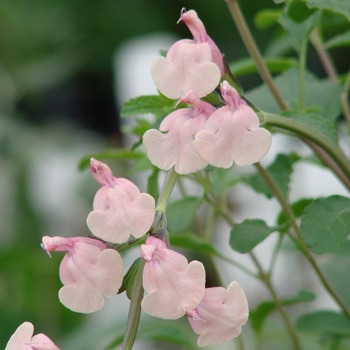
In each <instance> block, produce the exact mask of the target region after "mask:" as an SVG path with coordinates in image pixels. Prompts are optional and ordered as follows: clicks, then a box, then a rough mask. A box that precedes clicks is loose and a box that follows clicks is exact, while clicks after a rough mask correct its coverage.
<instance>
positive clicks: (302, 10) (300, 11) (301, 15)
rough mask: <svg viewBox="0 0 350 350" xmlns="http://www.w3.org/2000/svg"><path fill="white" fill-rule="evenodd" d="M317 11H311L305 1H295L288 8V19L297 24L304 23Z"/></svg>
mask: <svg viewBox="0 0 350 350" xmlns="http://www.w3.org/2000/svg"><path fill="white" fill-rule="evenodd" d="M314 12H315V10H310V9H309V8H308V7H307V6H306V4H305V1H304V0H293V1H292V2H291V3H290V4H289V6H288V10H287V13H288V17H289V18H290V19H292V20H293V21H294V22H296V23H302V22H304V21H305V20H306V19H307V18H308V17H310V16H311V15H312V14H313V13H314Z"/></svg>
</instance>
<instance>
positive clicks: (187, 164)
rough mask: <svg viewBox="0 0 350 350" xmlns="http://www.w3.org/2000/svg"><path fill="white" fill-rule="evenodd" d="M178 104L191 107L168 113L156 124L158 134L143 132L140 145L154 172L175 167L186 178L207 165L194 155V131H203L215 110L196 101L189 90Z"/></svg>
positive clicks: (204, 103) (155, 131)
mask: <svg viewBox="0 0 350 350" xmlns="http://www.w3.org/2000/svg"><path fill="white" fill-rule="evenodd" d="M180 101H181V102H184V103H189V104H192V105H193V107H192V108H182V109H178V110H176V111H174V112H172V113H170V114H169V115H168V116H167V117H166V118H165V119H164V120H163V121H162V123H161V124H160V127H159V129H160V131H158V130H155V129H151V130H148V131H146V133H145V134H144V135H143V144H144V146H145V148H146V152H147V156H148V158H149V160H150V161H151V162H152V164H154V165H155V166H157V167H158V168H160V169H163V170H169V169H170V168H172V167H173V166H175V171H176V172H177V173H178V174H189V173H194V172H196V171H199V170H202V169H204V168H205V167H206V166H207V165H208V163H207V162H206V161H205V160H204V159H203V158H202V157H201V156H200V155H199V153H198V152H197V149H196V147H195V144H194V138H195V136H196V134H197V132H198V131H200V130H203V129H204V126H205V123H206V121H207V119H208V117H209V116H210V115H211V114H212V113H213V112H214V111H215V108H214V107H213V106H212V105H210V104H209V103H207V102H204V101H201V100H200V99H198V98H197V97H196V95H195V93H194V92H193V90H191V91H189V92H188V93H187V94H186V95H184V96H183V97H182V98H181V99H180Z"/></svg>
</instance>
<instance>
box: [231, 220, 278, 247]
mask: <svg viewBox="0 0 350 350" xmlns="http://www.w3.org/2000/svg"><path fill="white" fill-rule="evenodd" d="M274 231H276V229H275V228H274V227H269V226H267V225H266V223H265V221H263V220H258V219H252V220H251V219H248V220H244V221H243V222H242V223H240V224H235V225H234V226H233V228H232V230H231V233H230V246H231V248H232V249H234V250H236V251H237V252H239V253H248V252H250V251H251V250H252V249H253V248H255V247H256V246H257V245H258V244H259V243H261V242H262V241H263V240H264V239H265V238H266V237H267V236H268V235H269V234H270V233H272V232H274Z"/></svg>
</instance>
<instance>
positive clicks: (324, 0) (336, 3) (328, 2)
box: [305, 0, 350, 21]
mask: <svg viewBox="0 0 350 350" xmlns="http://www.w3.org/2000/svg"><path fill="white" fill-rule="evenodd" d="M305 1H306V4H307V6H308V7H309V8H316V9H318V10H327V11H332V12H334V13H336V14H339V15H343V16H345V17H346V18H347V19H348V20H349V21H350V2H349V0H305Z"/></svg>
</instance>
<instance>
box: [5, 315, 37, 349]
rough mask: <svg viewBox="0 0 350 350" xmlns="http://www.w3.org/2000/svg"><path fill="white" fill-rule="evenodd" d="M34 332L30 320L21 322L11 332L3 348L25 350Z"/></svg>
mask: <svg viewBox="0 0 350 350" xmlns="http://www.w3.org/2000/svg"><path fill="white" fill-rule="evenodd" d="M33 333H34V326H33V324H32V323H30V322H24V323H22V324H21V325H20V326H19V327H18V328H17V329H16V331H15V333H13V334H12V336H11V338H10V339H9V341H8V342H7V345H6V348H5V350H26V349H27V345H26V344H30V340H31V338H32V335H33Z"/></svg>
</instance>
